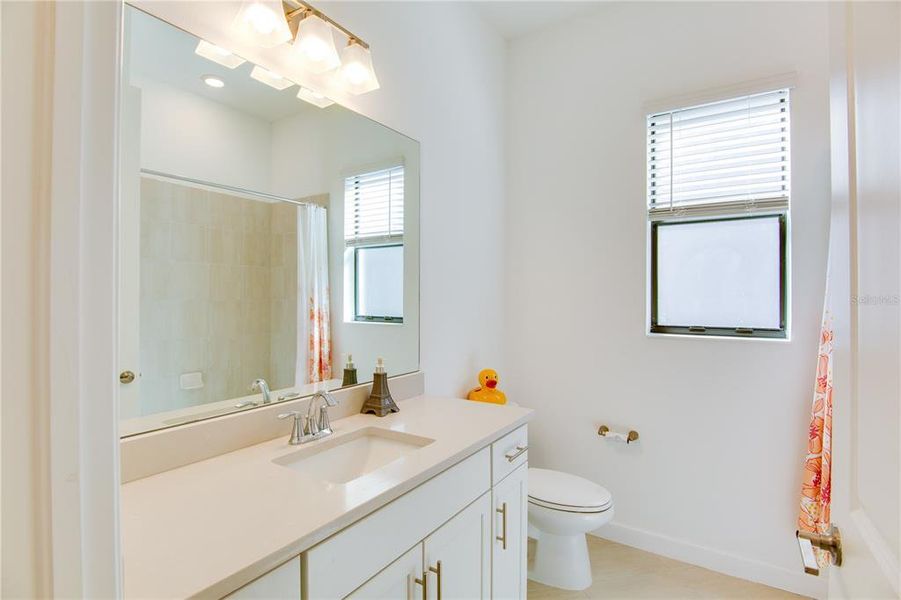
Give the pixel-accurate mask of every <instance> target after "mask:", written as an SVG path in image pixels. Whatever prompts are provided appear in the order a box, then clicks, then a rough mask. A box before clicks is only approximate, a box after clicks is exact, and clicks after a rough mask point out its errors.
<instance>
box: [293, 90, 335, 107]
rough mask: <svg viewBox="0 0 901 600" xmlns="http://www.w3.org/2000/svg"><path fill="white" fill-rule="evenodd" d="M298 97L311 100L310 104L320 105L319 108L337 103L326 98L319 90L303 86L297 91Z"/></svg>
mask: <svg viewBox="0 0 901 600" xmlns="http://www.w3.org/2000/svg"><path fill="white" fill-rule="evenodd" d="M297 97H298V98H300V99H301V100H303V101H304V102H309V103H310V104H313V105H315V106H318V107H319V108H325V107H326V106H331V105H332V104H334V103H335V102H334V101H333V100H330V99H329V98H326V97H325V96H323V95H322V94H320V93H319V92H316V91H314V90H311V89H309V88H305V87H303V86H300V90H299V91H298V92H297Z"/></svg>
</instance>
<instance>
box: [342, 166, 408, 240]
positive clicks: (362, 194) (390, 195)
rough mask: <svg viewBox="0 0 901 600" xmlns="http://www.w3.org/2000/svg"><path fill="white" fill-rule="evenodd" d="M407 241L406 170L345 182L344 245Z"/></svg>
mask: <svg viewBox="0 0 901 600" xmlns="http://www.w3.org/2000/svg"><path fill="white" fill-rule="evenodd" d="M403 237H404V167H403V166H397V167H392V168H390V169H381V170H379V171H372V172H369V173H362V174H359V175H354V176H352V177H347V178H346V179H345V180H344V241H345V244H346V245H348V246H371V245H375V244H385V243H400V242H403Z"/></svg>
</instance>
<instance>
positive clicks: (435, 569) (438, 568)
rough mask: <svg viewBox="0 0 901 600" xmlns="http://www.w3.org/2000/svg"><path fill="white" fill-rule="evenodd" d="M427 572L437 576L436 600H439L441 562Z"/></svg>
mask: <svg viewBox="0 0 901 600" xmlns="http://www.w3.org/2000/svg"><path fill="white" fill-rule="evenodd" d="M429 571H431V572H432V573H434V574H435V575H437V576H438V600H441V561H440V560H439V561H438V562H437V563H435V566H434V567H429Z"/></svg>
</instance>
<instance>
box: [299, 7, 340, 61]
mask: <svg viewBox="0 0 901 600" xmlns="http://www.w3.org/2000/svg"><path fill="white" fill-rule="evenodd" d="M306 15H307V16H305V17H302V18H301V20H300V22H299V23H298V24H297V35H296V36H295V37H294V49H295V51H296V53H297V56H298V58H299V59H300V64H301V66H302V67H303V68H304V69H306V70H307V71H310V72H311V73H324V72H326V71H331V70H332V69H334V68H335V67H337V66H338V65H340V64H341V59H339V58H338V50H337V49H335V38H334V37H333V36H332V28H331V26H330V25H329V24H328V23H327V22H326V21H324V20H323V19H322V18H321V17H320V16H319V15H318V14H316V13H315V12H312V11H308V12H307V13H306Z"/></svg>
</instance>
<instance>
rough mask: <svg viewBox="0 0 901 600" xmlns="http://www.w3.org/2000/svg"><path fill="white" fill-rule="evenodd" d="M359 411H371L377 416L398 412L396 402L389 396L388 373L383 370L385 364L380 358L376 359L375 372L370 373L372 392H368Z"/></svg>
mask: <svg viewBox="0 0 901 600" xmlns="http://www.w3.org/2000/svg"><path fill="white" fill-rule="evenodd" d="M360 412H361V413H373V414H375V415H377V416H379V417H384V416H385V415H388V414H391V413H396V412H400V409H399V408H397V404H395V403H394V400H393V399H392V398H391V391H390V390H389V389H388V373H386V372H385V364H384V362H383V361H382V359H381V358H380V359H378V363H377V364H376V366H375V373H373V374H372V392H371V393H370V394H369V400H367V401H366V402H364V403H363V408H362V409H361V410H360Z"/></svg>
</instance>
